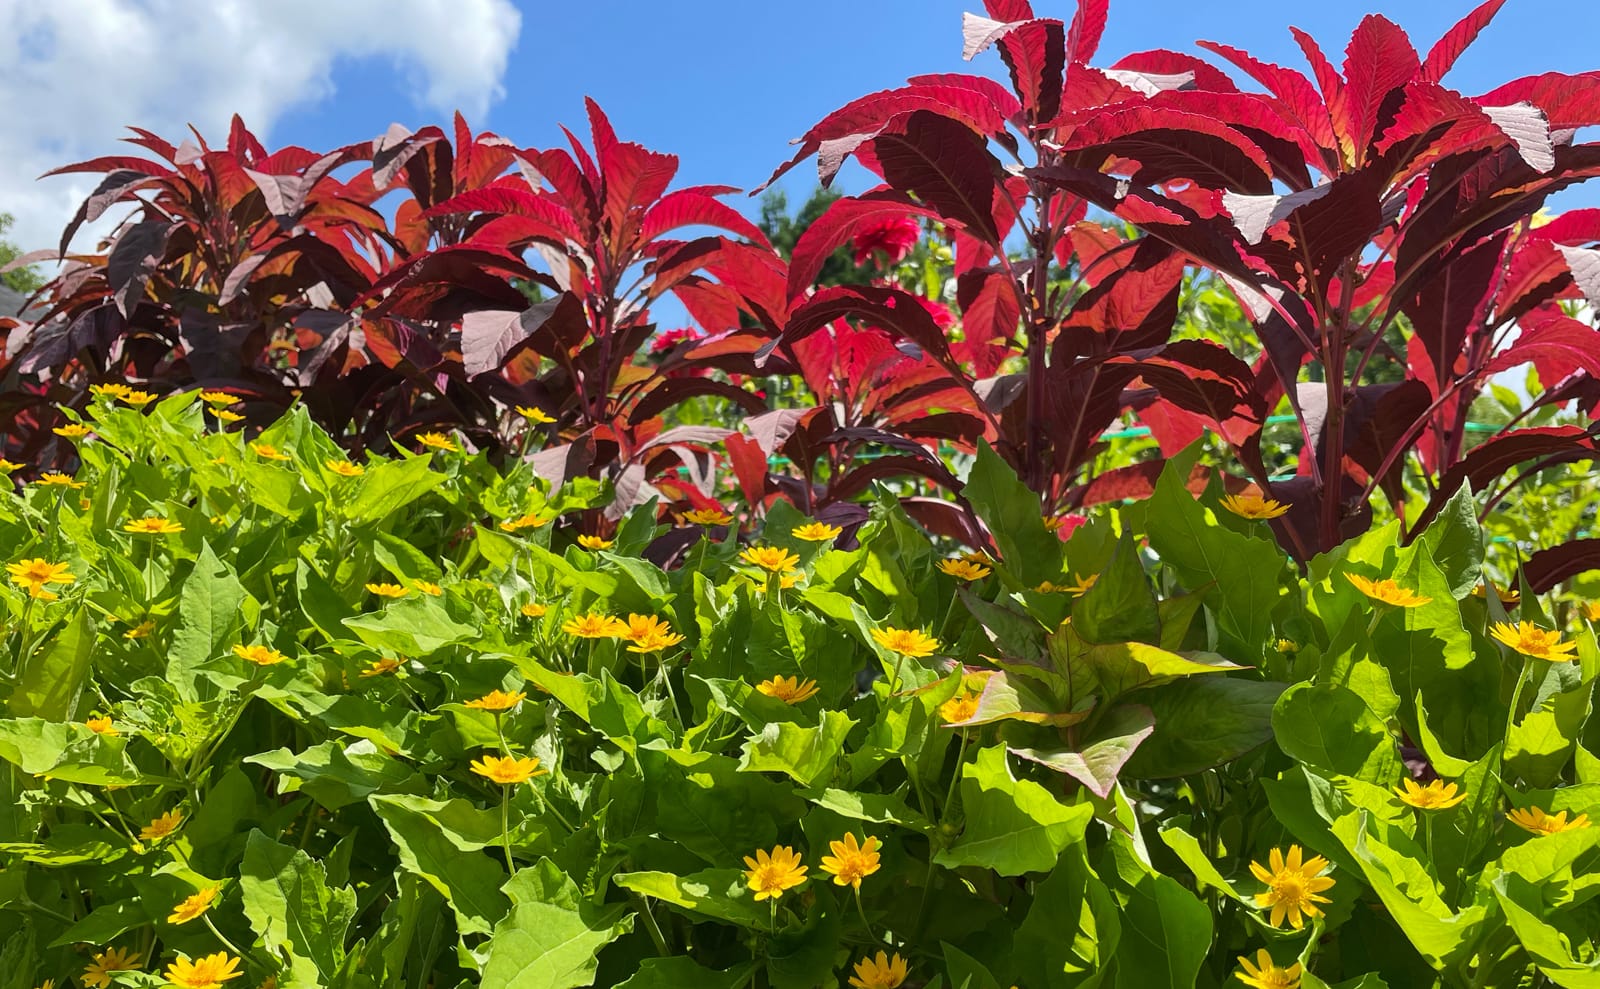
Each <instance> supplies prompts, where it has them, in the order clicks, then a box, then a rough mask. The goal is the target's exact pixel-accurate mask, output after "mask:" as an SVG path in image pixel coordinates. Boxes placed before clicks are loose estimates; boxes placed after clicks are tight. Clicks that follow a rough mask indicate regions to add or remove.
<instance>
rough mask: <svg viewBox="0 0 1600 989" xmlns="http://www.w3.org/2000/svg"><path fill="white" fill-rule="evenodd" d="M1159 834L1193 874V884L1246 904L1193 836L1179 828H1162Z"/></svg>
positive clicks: (1243, 898)
mask: <svg viewBox="0 0 1600 989" xmlns="http://www.w3.org/2000/svg"><path fill="white" fill-rule="evenodd" d="M1159 834H1160V835H1161V840H1162V841H1163V842H1165V843H1166V846H1167V847H1168V848H1170V849H1172V850H1173V852H1175V853H1176V854H1177V856H1178V858H1180V859H1182V860H1183V864H1184V865H1186V866H1188V867H1189V871H1190V872H1192V873H1194V878H1195V882H1196V883H1197V884H1198V885H1199V886H1201V887H1202V888H1209V889H1214V890H1216V891H1217V892H1219V893H1221V894H1222V895H1223V896H1226V897H1227V898H1228V899H1230V900H1236V901H1238V902H1240V903H1245V902H1246V900H1245V897H1244V896H1243V895H1242V894H1241V893H1240V892H1239V891H1238V890H1236V889H1234V888H1233V884H1232V883H1230V882H1228V880H1227V879H1226V878H1224V877H1223V875H1222V873H1220V872H1218V871H1217V867H1216V866H1215V865H1213V864H1212V862H1211V858H1210V856H1208V855H1207V854H1206V853H1205V850H1204V849H1202V848H1201V847H1200V841H1199V839H1197V838H1195V836H1194V835H1192V834H1190V833H1189V832H1187V831H1185V830H1183V829H1182V828H1179V827H1167V828H1162V829H1161V831H1160V832H1159Z"/></svg>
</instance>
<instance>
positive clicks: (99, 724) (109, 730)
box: [83, 715, 122, 738]
mask: <svg viewBox="0 0 1600 989" xmlns="http://www.w3.org/2000/svg"><path fill="white" fill-rule="evenodd" d="M83 724H84V726H85V727H87V728H88V729H89V730H90V731H92V732H94V733H95V734H96V735H105V736H107V737H108V738H116V737H117V736H118V735H120V734H122V732H120V731H117V726H116V725H114V724H112V723H111V717H110V716H109V715H101V716H100V717H98V718H85V719H84V722H83Z"/></svg>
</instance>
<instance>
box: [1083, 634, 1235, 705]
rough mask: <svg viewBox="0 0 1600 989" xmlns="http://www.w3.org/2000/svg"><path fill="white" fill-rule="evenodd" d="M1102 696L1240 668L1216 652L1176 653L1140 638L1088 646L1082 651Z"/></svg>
mask: <svg viewBox="0 0 1600 989" xmlns="http://www.w3.org/2000/svg"><path fill="white" fill-rule="evenodd" d="M1084 657H1085V659H1087V660H1088V662H1089V665H1090V667H1091V668H1092V669H1093V670H1094V672H1095V676H1096V677H1098V678H1099V680H1100V687H1101V690H1103V691H1104V692H1105V696H1106V697H1117V696H1119V695H1121V694H1124V693H1127V692H1128V691H1130V690H1133V689H1134V688H1136V687H1142V686H1144V685H1146V684H1154V683H1163V682H1165V681H1168V680H1173V679H1176V678H1178V677H1187V676H1198V675H1203V674H1208V673H1229V672H1233V671H1235V670H1239V669H1241V667H1240V666H1238V665H1236V664H1234V663H1230V662H1229V661H1228V660H1226V659H1223V658H1222V657H1221V656H1218V655H1217V654H1216V653H1196V654H1194V656H1192V657H1190V656H1180V655H1178V654H1177V653H1175V652H1167V651H1166V650H1165V649H1161V648H1159V647H1157V646H1151V645H1146V644H1145V643H1143V642H1117V643H1112V644H1108V645H1095V646H1090V647H1089V649H1088V651H1087V652H1085V653H1084Z"/></svg>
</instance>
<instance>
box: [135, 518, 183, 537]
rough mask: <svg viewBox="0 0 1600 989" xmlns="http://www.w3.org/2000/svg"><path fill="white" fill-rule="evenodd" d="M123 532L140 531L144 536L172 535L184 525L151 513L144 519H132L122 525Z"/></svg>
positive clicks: (180, 530)
mask: <svg viewBox="0 0 1600 989" xmlns="http://www.w3.org/2000/svg"><path fill="white" fill-rule="evenodd" d="M122 531H123V532H133V533H138V534H139V535H142V536H170V535H172V534H173V533H175V532H182V531H183V526H182V525H180V524H179V523H177V522H174V521H172V520H171V519H165V518H162V517H161V516H159V515H149V516H146V517H144V518H142V519H132V520H130V521H129V522H128V524H127V525H124V526H123V527H122Z"/></svg>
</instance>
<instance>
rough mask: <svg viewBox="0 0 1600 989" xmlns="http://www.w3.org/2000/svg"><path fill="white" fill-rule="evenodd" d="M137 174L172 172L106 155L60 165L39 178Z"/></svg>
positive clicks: (150, 163) (138, 160)
mask: <svg viewBox="0 0 1600 989" xmlns="http://www.w3.org/2000/svg"><path fill="white" fill-rule="evenodd" d="M113 171H125V172H138V173H139V174H140V175H152V176H155V175H170V174H172V170H171V169H169V168H166V167H164V166H162V165H158V164H156V163H155V162H153V161H148V160H146V159H144V158H135V157H133V156H132V155H107V156H106V157H104V158H90V159H89V160H88V161H80V162H76V163H74V164H71V165H62V166H61V167H60V168H52V169H50V171H48V172H45V173H44V174H43V175H41V176H39V177H40V178H41V179H47V178H49V177H50V176H52V175H72V174H74V173H76V172H113Z"/></svg>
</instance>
